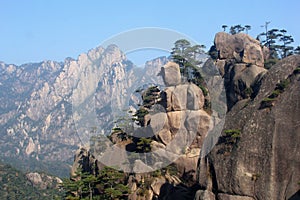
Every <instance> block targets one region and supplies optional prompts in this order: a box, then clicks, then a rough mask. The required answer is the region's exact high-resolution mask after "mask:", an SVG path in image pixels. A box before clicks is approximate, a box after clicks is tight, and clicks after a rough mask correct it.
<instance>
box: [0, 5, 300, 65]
mask: <svg viewBox="0 0 300 200" xmlns="http://www.w3.org/2000/svg"><path fill="white" fill-rule="evenodd" d="M299 9H300V1H299V0H285V1H283V0H265V1H264V0H252V1H241V0H215V1H201V0H190V1H189V0H186V1H179V0H173V1H169V0H160V1H158V0H151V1H146V0H144V1H143V0H139V1H138V0H128V1H124V0H123V1H122V0H119V1H117V0H109V1H100V0H85V1H83V0H48V1H46V0H0V27H1V30H0V61H3V62H5V63H7V64H16V65H21V64H24V63H28V62H41V61H44V60H55V61H64V59H65V58H66V57H72V58H75V59H76V58H77V57H78V55H79V54H81V53H84V52H87V51H88V50H90V49H92V48H96V47H97V46H99V45H101V44H103V42H104V41H106V40H107V39H108V38H111V37H112V36H114V35H118V34H120V33H123V32H126V31H130V30H133V29H138V28H143V27H156V28H163V29H169V30H174V31H177V32H179V33H182V34H184V35H186V36H188V37H190V38H192V39H193V40H195V41H196V42H197V43H198V44H204V45H205V46H207V47H210V46H211V45H212V44H213V40H214V35H215V34H216V33H217V32H219V31H222V28H221V27H222V25H223V24H226V25H228V26H232V25H237V24H241V25H251V27H252V29H251V30H250V31H249V34H250V35H252V36H253V37H256V36H257V35H258V34H259V33H261V32H263V31H264V28H263V27H261V26H262V25H264V24H265V22H267V21H270V22H271V23H270V24H269V28H270V29H271V28H279V29H286V30H287V31H288V34H290V35H292V36H293V38H294V40H295V42H294V43H293V45H294V46H299V45H300V35H299V33H300V26H299V22H298V21H299V20H300V12H299ZM153 54H155V52H154V53H153ZM138 56H141V53H140V54H139V55H138ZM153 56H154V55H153ZM132 58H133V59H137V58H134V56H132ZM143 59H144V58H143ZM145 59H146V58H145Z"/></svg>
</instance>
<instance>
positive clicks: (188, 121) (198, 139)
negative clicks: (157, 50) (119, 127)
mask: <svg viewBox="0 0 300 200" xmlns="http://www.w3.org/2000/svg"><path fill="white" fill-rule="evenodd" d="M162 77H163V80H164V83H165V85H166V87H165V88H164V89H163V90H162V91H159V92H156V93H158V94H157V96H158V100H157V104H159V105H160V106H163V109H162V110H161V111H162V112H153V110H152V107H150V106H149V114H147V115H146V116H144V120H145V122H144V123H143V124H147V125H145V127H144V129H143V130H145V131H144V132H143V133H142V134H141V133H140V132H141V131H142V129H140V131H139V133H138V134H139V135H134V134H133V135H134V136H135V137H137V136H139V137H145V135H146V136H147V137H148V138H151V142H150V145H149V146H150V148H151V152H147V153H145V155H142V156H140V157H139V155H138V154H136V155H135V156H136V157H135V159H134V160H133V161H131V162H132V163H129V164H128V166H127V165H126V166H125V165H124V164H123V165H122V163H127V162H124V159H126V157H127V161H130V156H131V157H132V155H126V153H125V154H124V153H123V156H120V155H117V154H120V153H118V152H117V151H113V152H110V151H109V152H108V153H107V152H105V151H104V152H93V154H94V155H93V154H92V153H91V152H90V151H89V150H87V149H84V148H83V149H80V150H78V151H77V153H76V156H75V160H74V164H73V168H72V173H71V174H73V175H75V172H76V171H77V170H78V169H80V170H83V171H84V172H89V173H91V174H98V173H99V170H101V169H102V167H103V165H105V164H107V163H101V162H102V161H103V160H105V159H103V157H107V158H110V159H111V160H116V162H113V163H114V164H113V165H112V166H122V167H121V168H122V169H123V170H124V169H125V170H128V168H130V169H129V170H128V171H129V172H130V174H128V177H127V178H128V186H129V187H130V189H131V192H132V194H130V195H129V197H128V198H129V199H152V198H161V199H163V198H170V199H178V198H181V199H184V198H188V199H189V198H192V197H193V191H192V190H190V189H189V188H188V187H187V186H190V185H193V184H195V183H196V170H197V162H198V158H199V155H200V148H201V146H202V143H203V141H204V139H205V137H206V135H207V133H208V130H209V128H210V124H211V122H210V120H211V117H210V115H209V114H207V113H206V111H204V109H203V106H204V95H203V92H202V90H201V89H200V88H199V87H198V86H196V85H194V84H193V83H188V82H187V83H182V82H181V80H182V79H181V75H180V69H179V66H178V64H176V63H173V62H168V63H167V64H166V65H165V66H164V67H162ZM155 91H156V90H155ZM145 98H146V97H145V95H144V99H145ZM155 105H156V104H154V106H155ZM153 108H156V107H153ZM148 128H151V129H152V131H153V135H152V137H151V136H149V135H150V134H149V135H147V131H146V129H148ZM118 134H119V135H118ZM120 134H122V137H121V135H120ZM124 134H127V135H131V134H130V133H124V132H114V133H113V134H112V135H111V136H110V137H111V138H112V141H113V142H114V143H115V144H114V146H118V147H120V148H123V151H125V149H126V150H128V149H129V146H131V149H130V150H131V151H134V152H135V151H139V148H138V147H136V145H137V143H136V142H134V140H135V139H134V138H132V139H130V137H129V136H124ZM120 138H123V139H120ZM124 144H125V145H124ZM112 149H114V148H113V147H112ZM99 154H101V156H99ZM106 154H107V156H106ZM149 154H150V155H149ZM97 158H99V160H97ZM116 163H117V164H116ZM169 164H172V170H170V166H169V167H168V165H169ZM92 166H94V167H92ZM95 168H96V169H97V170H98V172H97V170H95ZM128 171H126V172H128ZM170 171H172V172H170ZM155 173H156V174H158V173H159V175H156V176H155V177H154V176H153V174H155ZM144 182H145V184H146V182H147V186H144Z"/></svg>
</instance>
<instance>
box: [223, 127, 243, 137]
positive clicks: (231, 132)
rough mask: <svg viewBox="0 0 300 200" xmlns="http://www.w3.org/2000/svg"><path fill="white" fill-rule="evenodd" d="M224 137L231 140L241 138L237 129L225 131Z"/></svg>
mask: <svg viewBox="0 0 300 200" xmlns="http://www.w3.org/2000/svg"><path fill="white" fill-rule="evenodd" d="M224 133H225V135H226V136H229V137H231V138H240V137H241V130H238V129H227V130H225V131H224Z"/></svg>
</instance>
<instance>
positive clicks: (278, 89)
mask: <svg viewBox="0 0 300 200" xmlns="http://www.w3.org/2000/svg"><path fill="white" fill-rule="evenodd" d="M299 66H300V56H290V57H288V58H286V59H284V60H282V61H280V62H279V63H277V64H276V65H274V66H273V67H272V68H271V69H270V70H269V71H268V72H267V73H265V75H264V76H263V77H262V78H261V80H260V87H259V90H258V92H257V94H256V96H255V97H254V98H253V99H248V100H242V101H239V102H238V103H236V104H235V105H233V106H232V107H231V110H230V111H229V112H228V113H227V116H226V123H225V126H224V129H223V133H222V135H221V137H220V138H219V141H218V143H217V145H216V146H215V147H214V148H213V150H212V151H211V152H210V153H209V154H208V156H206V157H204V158H202V159H201V160H200V162H199V163H200V164H199V167H198V172H199V184H200V187H201V188H203V190H200V191H198V192H197V195H196V198H195V199H198V200H202V199H203V200H204V199H205V200H206V199H213V200H215V199H219V200H227V199H229V200H233V199H234V200H235V199H239V200H251V199H253V200H254V199H261V200H262V199H289V200H293V199H299V198H300V195H299V193H300V190H299V180H300V171H299V167H300V146H299V142H297V141H299V140H300V128H299V122H300V115H299V114H298V113H299V112H300V106H299V102H300V92H299V91H300V82H299V81H300V74H299ZM275 93H276V94H275ZM265 101H272V104H268V105H267V106H264V107H262V106H261V105H262V103H263V102H265Z"/></svg>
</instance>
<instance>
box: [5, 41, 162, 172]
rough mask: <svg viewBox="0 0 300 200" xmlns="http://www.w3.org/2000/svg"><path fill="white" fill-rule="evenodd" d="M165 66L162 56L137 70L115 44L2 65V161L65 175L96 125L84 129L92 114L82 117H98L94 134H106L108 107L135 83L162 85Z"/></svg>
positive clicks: (107, 128)
mask: <svg viewBox="0 0 300 200" xmlns="http://www.w3.org/2000/svg"><path fill="white" fill-rule="evenodd" d="M166 62H167V59H166V58H165V57H162V58H157V59H154V60H152V61H149V62H147V63H146V65H145V68H140V69H139V68H137V69H136V68H135V67H134V66H133V63H131V62H130V61H129V60H127V59H126V57H125V55H124V54H123V53H122V52H121V50H120V49H118V47H117V46H115V45H110V46H108V47H107V48H106V49H104V48H102V47H98V48H95V49H92V50H90V51H89V52H88V53H82V54H80V55H79V56H78V58H77V59H76V60H75V59H72V58H67V59H65V61H64V62H62V63H58V62H55V61H43V62H41V63H28V64H24V65H21V66H15V65H12V64H5V63H3V62H1V63H0V74H1V79H0V100H1V103H0V137H1V140H0V149H1V151H0V152H1V153H0V158H1V160H3V161H5V162H7V163H10V164H13V165H14V166H19V167H20V168H23V169H24V168H25V169H28V170H43V171H47V172H50V173H52V174H55V175H58V176H68V174H69V166H70V165H71V164H72V161H73V155H74V153H75V151H76V149H78V147H79V146H82V145H84V143H85V144H86V143H88V140H86V135H87V134H90V133H91V132H93V130H95V128H94V126H95V125H94V124H92V125H90V127H86V128H85V129H83V128H82V127H81V126H80V124H85V125H87V124H86V122H84V120H85V121H87V119H89V118H87V117H90V116H87V117H86V116H85V113H88V112H92V111H93V112H94V113H95V116H96V115H97V116H98V117H99V118H98V119H99V120H98V121H97V123H98V124H97V127H101V128H98V129H97V133H99V132H106V131H107V130H109V131H110V130H111V128H112V126H113V122H114V116H113V115H112V110H113V108H112V105H113V106H114V107H118V105H121V103H122V101H124V100H122V98H123V97H124V94H126V93H128V94H129V95H130V94H131V92H132V91H134V90H135V89H137V88H138V86H137V85H136V82H139V83H140V84H142V85H143V84H146V83H149V82H150V83H151V82H157V83H162V80H161V79H160V80H159V77H158V76H157V71H159V69H160V67H161V66H163V65H164V64H165V63H166ZM133 68H135V69H133ZM153 73H154V74H153ZM155 73H156V74H155ZM112 101H113V102H119V103H116V104H115V103H113V102H112ZM91 105H92V106H91ZM120 107H121V106H120ZM108 121H110V122H111V123H107V122H108Z"/></svg>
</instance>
